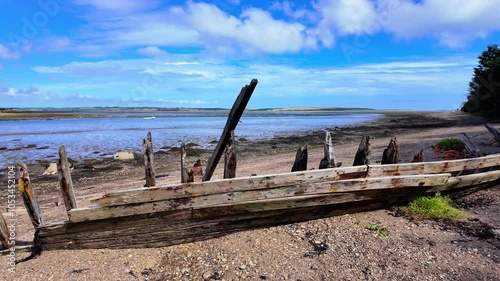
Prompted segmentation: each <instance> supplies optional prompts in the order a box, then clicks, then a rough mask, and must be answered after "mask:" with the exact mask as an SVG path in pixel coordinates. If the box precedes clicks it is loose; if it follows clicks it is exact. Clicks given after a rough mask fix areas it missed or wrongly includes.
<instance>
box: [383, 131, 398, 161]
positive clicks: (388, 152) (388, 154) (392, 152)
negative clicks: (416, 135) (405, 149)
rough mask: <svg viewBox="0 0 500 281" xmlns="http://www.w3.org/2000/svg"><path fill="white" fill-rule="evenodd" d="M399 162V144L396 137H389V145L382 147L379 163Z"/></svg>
mask: <svg viewBox="0 0 500 281" xmlns="http://www.w3.org/2000/svg"><path fill="white" fill-rule="evenodd" d="M398 162H399V144H398V140H397V139H396V137H393V138H391V141H390V142H389V145H388V146H387V148H386V149H384V152H383V155H382V161H381V163H380V164H382V165H385V164H397V163H398Z"/></svg>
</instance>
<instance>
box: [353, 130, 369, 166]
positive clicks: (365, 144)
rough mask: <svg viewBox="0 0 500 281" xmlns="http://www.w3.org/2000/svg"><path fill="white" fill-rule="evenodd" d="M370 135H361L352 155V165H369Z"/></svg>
mask: <svg viewBox="0 0 500 281" xmlns="http://www.w3.org/2000/svg"><path fill="white" fill-rule="evenodd" d="M371 153H372V150H371V146H370V136H363V138H362V139H361V142H360V143H359V147H358V151H357V152H356V156H354V163H353V164H352V165H353V166H361V165H369V164H370V158H371Z"/></svg>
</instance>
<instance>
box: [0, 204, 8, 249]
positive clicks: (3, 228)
mask: <svg viewBox="0 0 500 281" xmlns="http://www.w3.org/2000/svg"><path fill="white" fill-rule="evenodd" d="M9 239H10V231H9V229H8V228H7V221H6V220H5V218H4V217H3V214H2V212H1V211H0V245H2V247H3V248H4V249H8V248H10V247H11V245H10V244H9Z"/></svg>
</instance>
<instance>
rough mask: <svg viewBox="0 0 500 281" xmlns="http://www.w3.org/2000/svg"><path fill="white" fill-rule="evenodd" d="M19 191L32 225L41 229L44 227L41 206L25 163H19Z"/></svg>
mask: <svg viewBox="0 0 500 281" xmlns="http://www.w3.org/2000/svg"><path fill="white" fill-rule="evenodd" d="M18 189H19V191H20V192H21V197H22V198H23V202H24V206H26V211H28V215H29V217H30V219H31V223H32V224H33V226H34V227H39V226H41V225H43V219H42V213H41V212H40V206H38V201H37V199H36V193H35V191H34V187H33V184H32V183H31V179H30V175H29V173H28V168H27V167H26V165H25V164H24V163H19V182H18Z"/></svg>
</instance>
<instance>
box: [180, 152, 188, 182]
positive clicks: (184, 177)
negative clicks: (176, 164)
mask: <svg viewBox="0 0 500 281" xmlns="http://www.w3.org/2000/svg"><path fill="white" fill-rule="evenodd" d="M188 178H189V176H188V170H187V168H186V145H185V144H184V143H182V144H181V182H182V183H186V182H188Z"/></svg>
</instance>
